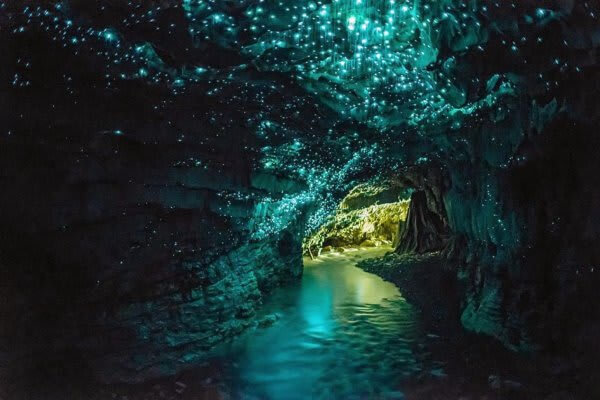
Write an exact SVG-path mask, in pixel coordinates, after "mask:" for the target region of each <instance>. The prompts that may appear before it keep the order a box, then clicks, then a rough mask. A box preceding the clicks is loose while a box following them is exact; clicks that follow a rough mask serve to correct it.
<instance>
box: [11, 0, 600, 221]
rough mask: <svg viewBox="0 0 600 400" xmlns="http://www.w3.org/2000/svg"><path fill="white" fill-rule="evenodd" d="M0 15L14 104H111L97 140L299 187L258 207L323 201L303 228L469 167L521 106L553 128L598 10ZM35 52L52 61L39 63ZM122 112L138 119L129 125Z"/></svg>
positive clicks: (166, 7)
mask: <svg viewBox="0 0 600 400" xmlns="http://www.w3.org/2000/svg"><path fill="white" fill-rule="evenodd" d="M17 3H19V4H17ZM575 3H577V4H575ZM0 8H2V9H4V13H5V14H4V15H5V16H4V17H3V19H4V22H5V23H7V26H9V27H10V30H11V35H13V36H14V37H15V38H16V40H15V41H14V42H13V43H14V46H15V48H12V49H10V50H11V51H14V52H15V54H16V57H15V60H14V63H12V64H11V65H9V66H8V70H7V71H5V73H6V74H7V76H8V77H10V82H11V86H12V87H13V88H17V89H21V90H23V91H25V92H26V91H27V88H28V87H39V86H42V87H44V86H45V85H46V86H48V87H50V86H57V87H58V88H59V89H52V94H47V96H48V97H49V98H50V97H51V98H56V97H58V96H59V97H60V98H61V99H63V102H64V103H65V104H70V105H77V104H81V103H85V102H86V101H88V102H92V101H96V100H97V99H98V98H104V99H107V98H110V99H113V97H114V93H119V95H118V98H119V99H120V101H122V104H121V105H120V106H119V104H118V103H117V104H112V106H102V107H99V110H98V113H99V114H100V115H101V113H104V114H106V115H109V117H107V118H106V119H105V121H106V123H105V124H104V125H103V126H99V127H98V126H97V127H95V129H96V130H95V131H94V132H92V134H97V133H102V134H110V135H115V136H123V137H126V138H127V139H131V140H137V141H141V142H144V143H146V142H154V143H163V142H165V143H170V142H172V141H177V142H179V143H181V142H183V143H193V144H194V145H196V146H200V148H201V149H202V151H199V152H197V153H196V154H194V155H193V157H191V158H193V162H196V163H197V164H198V165H199V166H202V165H204V166H206V165H208V164H210V163H211V162H212V163H215V160H214V157H212V158H211V154H213V155H214V154H218V153H219V152H221V153H222V149H231V147H232V146H233V147H234V148H235V149H237V150H236V151H237V153H236V154H238V153H243V155H244V157H243V158H244V159H247V160H249V162H251V164H252V168H253V169H255V170H262V171H267V172H272V173H274V174H278V175H283V176H286V177H291V178H294V179H299V180H302V181H305V182H306V183H307V184H308V188H309V189H308V190H305V191H301V192H299V193H292V194H286V195H284V196H283V197H284V200H282V199H266V198H265V199H262V201H279V202H281V207H282V211H281V213H282V214H285V213H286V212H287V211H289V209H290V207H291V208H293V207H296V206H297V205H298V204H303V203H306V202H309V201H314V200H315V199H317V200H320V202H319V203H320V204H322V206H323V210H322V211H320V212H319V211H318V212H315V213H314V215H315V217H314V222H313V224H314V225H316V224H318V221H320V218H321V217H322V216H323V215H325V214H327V211H326V210H327V209H328V210H331V209H333V207H335V203H336V201H335V199H336V196H332V193H338V194H337V198H339V193H343V192H347V191H348V189H349V188H350V187H352V185H355V184H356V182H358V181H360V180H364V179H365V177H373V176H377V175H379V174H381V173H387V172H389V171H396V170H398V169H399V168H401V167H402V166H404V165H415V164H421V163H425V164H427V163H429V162H441V163H445V164H448V163H451V162H452V160H461V159H469V158H472V157H473V154H472V146H471V145H472V142H473V140H474V139H473V133H472V132H473V131H474V130H477V129H478V127H480V126H481V125H482V124H486V123H489V122H490V121H491V123H498V122H502V121H505V120H506V119H508V116H510V115H511V113H515V112H517V111H515V110H517V109H519V107H517V106H515V105H516V104H520V102H523V101H526V102H529V103H531V99H532V98H535V99H537V101H538V104H541V105H547V106H544V107H545V108H544V107H542V106H540V107H541V108H540V109H541V110H542V111H540V112H539V113H541V114H543V113H544V112H546V113H552V112H556V110H557V109H558V108H559V107H560V104H561V103H560V101H561V100H563V102H564V99H560V98H557V97H558V96H557V95H556V93H557V92H558V91H559V88H560V86H561V85H562V84H566V83H565V82H568V77H569V76H572V75H576V74H580V73H582V71H583V70H584V69H585V68H586V66H587V65H590V64H592V62H591V61H590V57H591V56H590V49H593V48H595V47H596V46H597V44H598V41H600V39H599V37H600V35H599V34H598V30H597V26H598V12H599V10H598V6H597V5H594V3H593V2H573V1H568V0H562V1H547V2H539V1H529V0H528V1H500V0H498V1H480V0H470V1H466V0H465V1H454V0H326V1H314V0H311V1H307V0H288V1H283V0H227V1H225V0H181V1H175V0H162V1H158V0H155V1H144V2H137V1H128V2H126V1H87V0H86V1H84V0H70V1H67V0H65V1H37V2H34V1H24V2H0ZM32 38H33V39H32ZM33 42H35V44H32V43H33ZM31 46H34V47H35V46H40V47H45V48H47V49H52V50H51V51H50V50H47V51H46V54H45V55H44V52H38V53H36V54H37V55H36V54H34V52H32V51H31ZM36 58H37V59H36ZM41 58H43V59H41ZM40 64H41V65H42V66H43V71H40V67H39V65H40ZM89 82H94V83H93V85H91V86H92V87H91V88H90V84H89ZM57 84H58V85H57ZM57 91H58V92H60V93H56V92H57ZM133 92H136V93H138V94H136V95H134V94H132V93H133ZM140 93H141V94H140ZM111 96H112V97H111ZM524 98H526V100H524ZM91 99H93V100H91ZM45 100H48V99H45ZM45 100H44V99H40V101H45ZM110 101H112V100H110ZM132 103H135V106H134V108H135V107H137V108H139V116H137V117H132V116H130V115H126V114H127V113H126V112H124V111H123V108H126V107H129V106H130V105H131V104H132ZM119 107H120V108H119ZM100 108H101V109H100ZM60 112H61V111H60V110H57V111H56V113H57V114H59V113H60ZM63 112H66V111H63ZM121 117H122V118H121ZM136 118H137V119H138V120H139V119H145V120H156V119H157V118H159V119H160V120H161V121H162V122H161V124H163V125H164V124H166V125H167V129H159V130H153V131H152V132H150V131H149V130H148V129H147V127H145V128H144V129H142V128H140V124H136V123H135V121H134V120H135V119H136ZM515 118H516V119H518V118H517V117H515ZM515 118H513V120H514V119H515ZM132 121H133V122H132ZM165 121H166V122H165ZM150 125H151V124H150ZM507 136H510V135H507ZM503 140H504V139H502V138H498V141H499V142H502V141H503ZM509 142H510V141H509ZM513 144H514V143H509V147H510V146H512V145H513ZM509 157H510V154H507V155H506V156H505V157H498V158H499V161H498V164H499V165H505V166H506V165H508V164H507V163H508V161H507V160H508V158H509ZM182 162H183V160H182ZM207 168H208V167H207ZM227 195H231V196H238V197H239V196H248V194H247V193H228V194H227ZM270 229H271V228H270Z"/></svg>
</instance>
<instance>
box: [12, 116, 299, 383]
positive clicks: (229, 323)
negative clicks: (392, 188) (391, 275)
mask: <svg viewBox="0 0 600 400" xmlns="http://www.w3.org/2000/svg"><path fill="white" fill-rule="evenodd" d="M110 115H111V114H108V115H107V118H110ZM30 117H31V119H30V121H27V122H24V123H23V124H31V125H35V124H39V123H40V120H42V118H43V117H42V116H39V115H31V114H30ZM136 117H138V116H136ZM139 117H140V118H141V117H143V116H139ZM71 121H74V122H79V123H81V124H83V125H84V126H79V127H78V126H73V125H72V124H69V125H65V126H64V127H63V128H62V129H61V130H60V131H57V132H56V135H55V136H49V135H40V136H36V131H35V126H32V128H31V129H32V130H31V132H32V133H31V135H14V136H12V135H11V136H3V137H2V144H1V145H0V148H1V149H0V154H1V155H0V170H1V171H2V173H1V176H0V181H1V184H2V187H3V188H4V191H3V196H1V198H0V221H2V222H1V225H2V228H1V238H0V264H1V273H0V274H1V277H0V280H1V281H2V285H1V288H0V290H1V291H2V293H1V297H2V305H1V308H0V312H1V319H2V321H3V323H2V324H1V325H2V326H1V328H0V338H1V341H0V343H1V344H2V354H3V358H2V360H1V364H2V370H1V371H2V377H3V378H2V379H3V380H2V381H1V382H4V383H6V382H8V381H10V382H16V378H17V377H24V378H27V376H28V374H29V372H28V371H31V370H32V368H33V369H35V368H39V369H40V370H48V369H53V368H54V369H56V370H57V371H59V370H60V368H68V366H69V365H71V368H75V369H77V368H79V367H81V368H82V369H85V368H88V367H91V371H92V372H93V374H94V375H95V376H97V377H100V378H101V379H103V380H106V381H114V380H121V381H137V380H141V379H145V378H149V377H153V376H159V375H163V374H168V373H174V372H176V371H178V370H180V369H181V368H183V367H185V366H186V365H190V363H192V362H194V361H197V360H198V359H200V358H201V357H202V356H203V354H204V353H205V351H206V350H208V349H210V348H211V347H212V346H214V345H215V344H216V343H219V342H222V341H223V340H225V339H227V338H230V337H232V336H233V335H236V334H238V333H240V332H241V331H243V330H244V329H246V328H247V327H249V326H252V325H253V324H255V322H256V321H254V319H253V316H254V312H255V310H256V308H257V307H259V306H260V303H261V301H262V299H263V298H264V296H265V295H266V293H268V291H269V290H270V289H271V288H273V287H274V286H276V285H278V284H280V283H281V282H284V281H289V280H293V279H298V278H299V277H300V275H301V272H302V260H301V257H302V249H301V241H302V237H303V233H304V225H303V224H304V216H303V214H302V213H300V214H293V215H292V214H290V215H289V221H288V222H287V225H286V227H285V229H283V230H282V231H281V232H280V234H278V235H270V236H265V237H262V238H261V240H256V239H253V238H252V234H253V231H254V230H255V228H256V226H258V225H260V224H262V223H265V221H266V220H268V218H270V217H271V216H272V215H273V213H274V212H275V211H276V210H275V207H274V205H276V204H277V199H278V198H280V197H281V195H282V193H283V192H286V193H293V192H294V191H297V190H300V189H302V188H303V183H302V182H300V181H294V180H290V179H284V178H282V177H278V176H276V175H273V174H269V173H264V172H260V170H257V169H255V170H253V171H251V163H250V161H249V159H248V156H247V155H246V154H243V152H240V151H237V154H233V153H232V152H231V150H230V152H229V153H228V154H227V155H226V158H225V159H221V160H219V161H218V163H216V162H215V161H214V159H213V160H211V159H210V158H209V157H208V156H207V155H206V152H205V147H204V146H201V145H200V144H198V143H193V142H192V141H184V142H183V143H178V142H177V141H171V140H169V141H167V140H163V141H162V142H161V144H160V145H159V144H155V143H153V140H152V137H153V136H155V135H157V133H158V134H160V130H159V129H160V127H158V126H157V127H154V128H153V127H151V126H149V127H148V128H147V129H148V130H142V131H137V132H136V135H135V136H134V135H131V136H129V135H126V134H125V135H115V134H114V133H112V132H111V133H106V134H99V135H88V133H91V132H93V131H92V130H91V128H90V127H89V126H87V125H86V124H87V123H86V122H85V121H82V120H81V119H79V118H77V119H72V120H71ZM93 121H95V119H94V120H93ZM93 121H92V122H93ZM79 128H80V129H82V130H81V131H80V132H77V131H76V129H79ZM195 129H198V128H195ZM201 129H202V128H201ZM157 131H158V132H157ZM63 135H64V136H63ZM65 137H66V138H65ZM201 137H202V136H200V138H201ZM228 145H229V144H228ZM192 156H194V157H195V158H192ZM236 158H238V160H235V159H236ZM239 159H241V160H242V161H239ZM244 160H245V161H244ZM248 171H251V172H248ZM266 197H269V198H270V199H272V202H271V203H265V202H264V201H262V200H263V199H264V198H266ZM9 377H10V379H9Z"/></svg>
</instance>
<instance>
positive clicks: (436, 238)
mask: <svg viewBox="0 0 600 400" xmlns="http://www.w3.org/2000/svg"><path fill="white" fill-rule="evenodd" d="M432 171H433V172H432ZM443 185H447V182H446V181H445V180H444V179H443V175H442V174H441V173H438V172H436V170H422V169H413V170H411V171H408V172H406V174H405V175H395V176H393V177H391V178H388V179H378V180H373V181H367V182H363V183H360V184H358V185H356V186H354V187H352V189H350V191H349V192H348V193H347V194H346V195H345V196H344V197H343V198H342V200H341V201H340V202H339V204H338V205H337V207H336V208H335V210H334V211H333V213H332V214H331V215H330V216H329V217H328V218H327V219H325V221H324V223H323V224H322V225H320V226H318V227H317V228H316V229H313V230H312V231H311V232H309V234H308V235H307V236H306V237H305V238H304V240H303V242H302V251H303V254H304V255H305V256H308V257H310V258H311V259H314V258H316V257H318V256H320V255H321V254H322V253H323V252H325V253H329V252H335V253H341V252H344V251H346V250H349V249H355V250H356V249H365V248H372V247H384V248H387V249H389V250H392V251H394V252H396V253H399V254H404V253H407V254H424V253H429V252H434V251H439V250H442V249H445V248H446V247H448V245H449V243H451V240H450V238H451V237H452V234H451V232H450V228H449V225H448V219H447V216H446V212H445V208H444V204H443V200H442V195H443V192H444V190H446V189H447V188H445V187H444V186H443Z"/></svg>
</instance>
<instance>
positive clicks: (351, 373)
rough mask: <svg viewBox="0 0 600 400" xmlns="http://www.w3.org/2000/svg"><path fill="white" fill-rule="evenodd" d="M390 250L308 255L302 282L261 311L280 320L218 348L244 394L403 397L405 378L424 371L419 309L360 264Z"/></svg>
mask: <svg viewBox="0 0 600 400" xmlns="http://www.w3.org/2000/svg"><path fill="white" fill-rule="evenodd" d="M387 250H389V249H382V248H379V249H369V250H361V251H357V252H346V253H343V254H341V255H332V254H329V255H323V256H321V257H319V258H318V259H317V260H305V269H304V276H303V278H302V281H301V282H300V283H299V284H297V285H291V286H288V287H285V288H281V289H278V290H276V291H275V292H274V293H273V295H272V296H269V299H268V303H267V304H265V305H264V307H263V308H262V309H261V314H263V313H264V314H265V315H266V314H270V313H278V314H279V315H280V316H281V318H280V319H279V320H278V321H277V322H276V323H275V324H273V325H272V326H270V327H268V328H265V329H257V330H254V331H249V332H247V333H246V334H244V335H242V336H241V337H240V338H238V339H236V340H234V341H233V342H232V343H230V344H228V345H225V346H223V347H222V348H220V349H219V350H218V351H217V354H218V358H219V359H221V360H222V361H223V362H224V364H225V365H226V370H227V375H228V379H227V380H228V381H229V382H228V383H229V385H231V388H232V389H233V390H234V393H236V396H237V398H241V399H338V398H343V399H354V398H357V399H359V398H360V399H362V398H385V399H388V398H402V394H401V393H400V392H398V391H397V390H398V389H397V388H398V382H399V380H400V379H401V378H402V377H406V376H411V375H414V374H416V373H417V372H419V371H420V370H421V366H420V363H419V362H418V361H417V360H416V357H415V355H414V349H415V344H416V343H415V342H416V341H417V339H418V338H419V324H418V315H417V313H416V312H415V310H414V309H413V308H412V306H410V304H408V303H407V302H406V301H405V300H404V299H403V298H402V296H401V295H400V293H399V291H398V289H397V288H396V287H395V286H394V285H392V284H391V283H388V282H384V281H383V280H381V279H380V278H379V277H377V276H375V275H372V274H368V273H366V272H364V271H362V270H360V269H358V268H356V267H355V266H354V264H355V263H356V261H357V260H359V259H362V258H368V257H376V256H380V255H383V254H384V253H385V251H387Z"/></svg>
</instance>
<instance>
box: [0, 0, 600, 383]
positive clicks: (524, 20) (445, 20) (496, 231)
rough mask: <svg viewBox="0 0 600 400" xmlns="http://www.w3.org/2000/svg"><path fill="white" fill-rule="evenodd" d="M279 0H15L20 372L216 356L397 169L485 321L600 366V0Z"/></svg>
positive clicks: (1, 44)
mask: <svg viewBox="0 0 600 400" xmlns="http://www.w3.org/2000/svg"><path fill="white" fill-rule="evenodd" d="M262 3H263V2H262V1H255V0H242V1H239V2H230V1H203V2H191V1H175V0H162V1H147V2H124V1H106V2H104V1H82V0H69V1H67V0H65V1H35V0H26V1H21V2H12V1H8V2H6V1H5V2H0V24H1V26H0V32H2V35H1V38H0V52H1V53H2V54H4V55H6V60H7V61H6V62H5V63H3V64H2V66H1V67H0V78H1V79H0V106H1V111H0V116H1V117H2V118H1V120H2V121H3V122H2V127H1V131H0V185H1V187H2V195H1V196H0V267H1V268H0V282H1V287H0V290H1V293H0V298H1V299H2V304H1V308H0V317H1V320H2V322H3V323H2V324H0V339H1V340H0V354H1V358H0V372H2V374H0V375H2V376H4V375H5V373H8V372H10V374H11V375H15V376H23V375H25V374H24V371H25V370H27V369H30V368H33V367H39V368H41V369H47V368H48V366H49V365H51V366H54V367H55V366H56V365H60V364H61V363H62V361H61V360H64V359H66V357H67V356H68V357H69V358H70V359H73V360H79V361H81V364H78V363H76V362H73V363H72V365H87V366H90V367H91V369H92V370H94V371H95V373H96V374H97V375H98V376H100V377H102V378H104V379H109V380H110V379H121V380H128V381H131V380H134V381H135V380H138V379H142V378H145V377H150V376H157V375H161V374H165V373H172V372H174V371H176V370H178V369H179V368H180V367H183V366H184V365H186V364H189V363H194V362H196V361H197V360H198V359H200V358H201V356H202V352H203V351H204V350H205V349H207V348H210V347H211V346H212V345H213V344H214V343H216V342H219V341H221V340H224V339H225V338H228V337H231V336H233V335H235V334H236V333H238V332H240V331H241V330H243V329H244V328H245V327H246V326H248V325H250V324H252V323H253V322H252V315H253V311H254V310H255V309H256V307H257V306H258V305H259V304H260V301H261V298H262V297H263V296H264V295H265V294H266V293H267V292H268V291H269V289H270V288H271V287H272V286H274V285H277V284H280V283H281V282H284V281H286V280H288V279H294V278H296V277H298V276H299V275H300V273H301V268H302V267H301V261H300V256H301V252H302V250H301V241H302V238H303V237H304V236H305V234H307V233H311V232H314V231H315V230H316V229H317V228H318V227H319V226H320V225H321V224H322V223H323V221H324V220H325V218H326V217H327V215H330V214H331V213H332V212H333V210H334V209H335V207H336V206H337V204H338V203H339V201H340V200H341V199H342V198H343V196H344V195H345V194H347V193H348V191H349V190H350V189H351V188H352V187H356V185H357V184H359V183H365V182H370V181H372V180H375V179H376V178H381V177H383V178H386V179H387V178H394V179H398V180H399V181H401V182H402V184H403V186H405V187H412V188H414V189H417V190H419V191H423V192H424V193H425V200H426V203H427V210H429V211H430V212H432V213H433V214H434V215H436V216H437V218H438V219H439V220H440V221H441V222H440V224H441V226H442V228H443V231H444V232H445V233H446V232H447V233H448V236H449V237H448V238H444V242H445V243H446V247H445V248H444V249H443V252H442V256H443V258H444V260H445V262H444V264H445V266H446V267H445V268H446V269H447V271H448V272H447V273H446V272H444V274H443V275H440V276H444V277H448V280H449V281H450V280H458V282H457V283H456V285H457V287H458V288H459V295H458V296H457V299H458V300H457V302H458V303H457V305H456V307H458V311H457V314H459V315H460V317H459V320H460V321H461V323H462V326H464V327H465V328H467V329H468V330H470V331H473V332H478V333H482V334H485V335H488V336H491V337H494V338H496V339H497V340H498V341H499V342H501V343H502V344H503V345H505V346H506V347H509V348H511V349H513V350H522V351H531V350H536V349H553V350H561V351H563V352H566V353H573V354H580V353H587V354H589V355H590V359H593V358H594V356H596V359H598V360H600V357H598V356H597V355H598V354H600V349H599V347H598V343H597V340H596V338H597V335H598V332H599V331H600V329H599V328H598V324H597V321H598V319H599V316H600V303H599V302H598V301H597V299H598V296H597V287H598V286H599V285H600V275H599V266H600V248H599V247H598V246H597V242H598V238H599V237H600V207H599V206H598V205H599V204H600V187H599V185H598V184H597V181H598V171H599V170H600V158H599V157H598V156H597V149H598V148H600V138H599V136H598V135H597V130H598V123H599V122H600V106H599V103H598V101H597V98H598V94H599V93H600V88H599V87H598V82H600V70H599V68H598V65H599V64H600V61H599V59H598V54H600V53H599V52H598V49H599V48H600V39H599V38H600V24H599V23H598V18H599V17H598V15H600V5H599V4H598V3H597V2H593V1H580V2H578V1H568V0H555V1H547V2H543V4H542V3H540V2H539V1H535V0H522V1H518V2H517V1H514V2H508V1H496V2H492V1H486V0H473V1H451V0H441V1H435V2H433V1H432V2H428V1H421V0H418V1H414V2H410V4H409V3H407V4H401V2H400V1H397V2H395V3H394V4H396V5H395V6H394V7H396V8H395V9H394V10H393V11H394V12H396V14H394V15H395V17H390V16H389V15H388V8H385V7H388V6H389V2H387V1H385V2H377V1H374V2H373V3H372V4H376V5H379V6H381V7H379V8H378V7H377V6H373V5H372V4H371V2H366V1H365V2H362V3H357V2H354V1H352V2H343V5H347V7H346V6H344V7H343V9H340V10H339V13H341V15H342V17H341V18H342V20H341V21H334V22H333V23H335V24H336V25H335V26H336V27H337V28H336V29H337V30H333V29H331V30H330V31H329V33H331V35H329V34H322V35H321V34H316V33H315V34H314V35H313V33H314V32H320V30H321V29H329V28H328V26H329V25H328V24H327V23H324V22H322V21H321V19H322V18H329V17H330V16H332V15H333V17H332V18H337V17H336V13H333V12H331V13H330V12H329V11H328V10H330V9H328V8H327V7H328V6H327V4H329V3H328V2H326V3H327V4H321V3H319V4H318V5H317V2H313V1H309V0H307V1H304V0H299V1H298V2H297V3H298V4H297V7H298V8H294V7H295V6H296V4H294V5H292V6H290V5H289V4H288V3H289V2H281V1H273V2H270V1H269V2H264V3H265V4H262ZM367 3H369V5H368V4H367ZM384 3H385V4H384ZM361 4H362V5H361ZM303 14H305V15H306V17H304V16H303ZM304 18H306V19H307V22H306V23H305V22H303V19H304ZM389 18H391V19H392V21H393V22H389V24H393V28H394V29H393V30H392V29H391V27H390V26H388V25H386V24H388V22H387V21H390V20H389ZM394 18H396V19H394ZM358 19H360V21H358ZM308 21H310V22H308ZM357 21H358V22H357ZM366 21H369V24H371V25H369V24H367V22H366ZM375 22H377V23H378V24H380V25H381V26H378V27H375V25H376V24H375ZM363 25H364V26H365V28H364V30H365V31H368V32H369V33H368V35H367V36H365V37H364V38H362V39H361V41H360V42H359V41H358V40H354V39H353V38H354V37H355V35H356V34H357V33H358V31H359V30H361V31H362V29H363V28H362V27H363ZM323 26H324V27H325V28H322V27H323ZM386 27H390V30H388V29H386ZM307 32H312V33H311V34H307ZM386 32H387V35H388V36H392V37H391V38H390V39H385V38H384V37H383V36H385V35H386ZM358 34H359V35H360V33H358ZM350 39H352V40H350ZM362 40H364V41H365V42H364V43H363V41H362ZM332 46H333V47H332ZM361 58H362V59H363V61H360V62H359V61H356V60H357V59H361ZM418 204H421V205H423V201H420V202H419V203H418ZM422 211H423V213H420V214H424V212H425V211H426V210H425V208H422ZM416 214H417V213H416V211H415V215H416ZM428 241H429V239H428ZM437 246H438V243H435V246H434V247H437ZM427 247H431V246H429V245H428V246H425V247H422V246H419V245H417V246H416V247H415V246H413V245H410V246H407V247H406V248H405V250H408V249H410V250H417V251H419V250H425V248H427ZM24 310H26V311H24ZM590 362H591V361H590ZM65 364H67V363H65ZM596 364H597V362H596ZM590 369H592V368H590ZM486 379H487V377H486ZM582 379H584V380H586V381H587V380H589V379H591V378H589V377H584V378H582Z"/></svg>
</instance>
